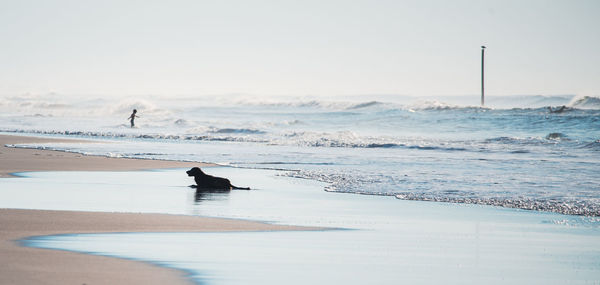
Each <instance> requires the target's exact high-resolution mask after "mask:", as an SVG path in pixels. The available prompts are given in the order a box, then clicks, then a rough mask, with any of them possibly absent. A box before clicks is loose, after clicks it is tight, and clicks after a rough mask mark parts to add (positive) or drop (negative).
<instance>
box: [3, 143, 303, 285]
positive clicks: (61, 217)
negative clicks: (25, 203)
mask: <svg viewBox="0 0 600 285" xmlns="http://www.w3.org/2000/svg"><path fill="white" fill-rule="evenodd" d="M50 141H51V142H59V141H61V140H56V139H48V138H34V137H23V136H10V135H0V144H1V145H2V147H1V148H0V161H1V162H2V163H1V164H0V177H10V176H11V175H10V173H14V172H22V171H72V170H79V171H81V170H86V171H109V170H110V171H115V170H117V171H126V170H139V169H158V168H177V167H189V166H191V165H194V166H198V165H201V164H199V163H186V162H175V161H158V160H142V159H120V158H105V157H96V156H84V155H80V154H74V153H65V152H57V151H46V150H34V149H17V148H10V147H5V145H7V144H18V143H42V142H50ZM65 141H67V140H65ZM68 141H69V142H73V141H72V140H68ZM81 142H82V143H84V142H86V141H81ZM295 229H309V228H302V227H291V226H282V225H272V224H265V223H258V222H250V221H241V220H231V219H217V218H205V217H193V216H181V215H163V214H131V213H99V212H75V211H41V210H18V209H0V256H1V257H0V284H189V283H191V282H190V281H189V280H188V279H186V278H185V274H184V272H181V271H178V270H173V269H168V268H164V267H158V266H154V265H150V264H147V263H142V262H136V261H129V260H122V259H117V258H109V257H102V256H92V255H86V254H80V253H74V252H66V251H55V250H44V249H35V248H26V247H22V246H20V245H19V240H21V239H23V238H26V237H30V236H40V235H55V234H69V233H109V232H219V231H272V230H295Z"/></svg>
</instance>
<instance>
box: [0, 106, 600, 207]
mask: <svg viewBox="0 0 600 285" xmlns="http://www.w3.org/2000/svg"><path fill="white" fill-rule="evenodd" d="M390 99H394V100H390ZM438 99H439V98H438ZM61 100H63V101H64V102H63V103H64V104H58V105H57V104H56V103H57V102H60V101H61ZM219 100H221V101H219ZM219 100H217V99H214V98H213V99H212V100H208V99H207V98H185V99H183V98H160V97H156V98H152V99H148V100H134V101H121V102H113V101H110V100H108V99H96V100H81V99H79V100H77V99H68V100H67V99H60V98H45V97H41V98H37V97H36V98H29V97H14V98H6V99H5V101H4V104H0V109H2V110H4V111H6V112H3V114H2V116H0V125H1V126H2V127H1V128H0V131H6V132H10V133H23V134H47V135H51V136H70V137H77V138H94V139H101V140H106V141H108V142H109V143H106V144H71V145H68V144H52V145H30V146H28V147H32V146H33V147H45V148H51V149H59V150H66V151H74V152H81V153H89V154H98V155H107V156H116V157H137V158H152V159H176V160H188V161H204V162H215V163H220V164H224V165H234V166H240V167H249V168H267V169H287V170H294V172H290V173H289V174H288V175H291V176H294V177H300V178H307V179H313V180H318V181H322V182H326V183H327V185H326V186H325V187H324V188H326V190H328V191H334V192H344V193H355V194H371V195H389V196H394V197H397V198H400V199H407V200H427V201H430V200H432V201H446V202H457V203H469V204H490V205H498V206H504V207H512V208H521V209H533V210H541V211H552V212H558V213H564V214H575V215H588V216H600V174H599V173H600V172H598V171H597V169H600V99H599V98H596V97H582V98H573V96H549V97H548V96H520V97H497V98H490V100H489V102H490V107H489V108H487V107H486V108H481V107H474V106H472V105H470V104H468V103H466V102H468V101H466V97H463V98H443V99H442V100H449V102H451V103H447V102H442V101H439V100H438V101H435V100H418V99H415V98H404V97H399V98H391V97H384V98H375V99H370V100H367V98H353V100H350V99H348V100H345V101H341V100H338V101H326V100H321V99H302V98H296V99H289V100H283V99H278V100H254V99H253V98H243V97H241V98H240V97H234V98H228V99H219ZM386 100H387V101H386ZM557 105H566V106H568V108H567V109H566V110H565V111H564V112H559V113H557V112H553V111H551V110H550V109H549V107H550V108H551V109H552V110H554V111H556V110H557ZM132 108H138V110H139V113H140V116H141V118H139V120H138V124H139V126H138V128H134V129H131V128H129V127H128V124H127V122H126V121H125V118H126V117H127V116H128V115H129V112H130V109H132ZM122 114H124V117H123V115H122ZM121 117H123V118H121Z"/></svg>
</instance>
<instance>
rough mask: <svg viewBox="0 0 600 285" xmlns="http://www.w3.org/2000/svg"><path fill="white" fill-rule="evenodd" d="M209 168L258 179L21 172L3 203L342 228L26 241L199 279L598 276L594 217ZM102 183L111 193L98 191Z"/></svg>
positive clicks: (523, 280) (178, 173)
mask: <svg viewBox="0 0 600 285" xmlns="http://www.w3.org/2000/svg"><path fill="white" fill-rule="evenodd" d="M206 172H208V173H210V174H214V175H218V176H225V177H229V178H231V180H232V181H233V182H234V183H238V184H243V185H244V186H250V187H252V188H254V189H255V190H251V191H232V192H231V193H208V194H205V195H197V194H196V193H195V190H194V189H191V188H188V187H185V185H186V184H187V183H186V179H189V180H191V179H190V178H188V177H186V176H185V173H184V172H183V170H182V169H175V170H165V171H140V172H127V173H119V172H81V173H69V172H49V173H25V174H24V175H27V176H28V178H26V179H25V178H24V179H20V178H17V179H2V181H1V182H2V184H3V187H2V188H3V189H2V190H1V191H0V207H16V208H43V209H54V208H56V209H59V208H60V209H70V210H81V209H88V208H89V207H92V205H94V207H95V208H93V210H97V211H126V212H164V213H175V214H193V215H205V216H216V217H227V218H242V219H254V220H262V221H270V222H275V223H285V224H295V225H312V226H325V227H331V228H344V229H345V230H328V231H315V232H251V233H148V234H140V233H136V234H126V233H124V234H84V235H59V236H51V237H35V238H31V239H28V240H27V241H26V244H27V245H29V246H35V247H44V248H54V249H62V250H71V251H79V252H86V253H93V254H100V255H109V256H117V257H122V258H129V259H137V260H144V261H149V262H153V263H157V264H160V265H162V266H168V267H175V268H179V269H183V270H186V272H188V273H189V274H190V277H192V278H193V279H194V280H195V281H197V282H198V283H199V284H240V283H247V284H248V283H249V284H257V283H259V282H260V283H261V284H281V283H283V282H285V283H286V284H305V283H307V282H312V283H318V284H322V283H326V282H327V283H329V282H345V283H348V284H364V283H373V284H389V283H398V282H407V283H421V284H424V283H426V284H431V283H450V284H465V283H467V284H475V283H477V284H480V283H490V284H499V283H502V284H506V283H514V284H531V283H549V284H562V283H569V284H593V283H594V282H598V281H600V280H599V276H600V232H599V230H600V228H599V227H598V225H599V222H598V221H597V220H595V219H594V218H586V217H577V216H565V215H560V214H554V213H542V212H535V211H522V210H512V209H504V208H496V207H488V206H478V205H460V204H447V203H423V202H416V201H402V200H396V199H394V198H392V197H381V196H360V195H352V194H343V193H328V192H323V191H322V190H321V189H322V187H323V185H322V183H318V182H313V181H310V180H302V179H295V178H290V177H285V176H279V175H280V174H281V173H280V172H277V171H268V170H252V169H234V168H227V167H215V168H206ZM39 185H45V187H44V188H45V189H43V190H42V189H39ZM9 189H11V190H10V191H9ZM105 191H109V193H110V195H104V197H100V196H97V197H96V195H99V194H100V193H106V192H105ZM16 193H19V194H20V196H18V195H16ZM65 197H68V199H65ZM61 199H62V202H61ZM65 200H66V201H65ZM10 205H12V206H10Z"/></svg>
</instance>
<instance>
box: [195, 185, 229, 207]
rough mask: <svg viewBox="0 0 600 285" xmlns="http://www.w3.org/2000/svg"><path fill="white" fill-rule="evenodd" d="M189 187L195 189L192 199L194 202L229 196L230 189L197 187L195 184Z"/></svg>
mask: <svg viewBox="0 0 600 285" xmlns="http://www.w3.org/2000/svg"><path fill="white" fill-rule="evenodd" d="M190 188H194V189H196V193H195V194H194V200H195V201H196V203H199V202H202V201H212V200H222V199H224V198H226V197H228V196H229V193H230V192H231V191H229V190H224V189H210V188H198V187H196V185H190Z"/></svg>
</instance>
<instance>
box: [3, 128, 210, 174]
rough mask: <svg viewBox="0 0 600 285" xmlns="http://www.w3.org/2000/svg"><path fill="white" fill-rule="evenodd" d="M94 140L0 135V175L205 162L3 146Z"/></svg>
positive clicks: (152, 167) (195, 164) (183, 166)
mask: <svg viewBox="0 0 600 285" xmlns="http://www.w3.org/2000/svg"><path fill="white" fill-rule="evenodd" d="M49 142H51V143H94V141H91V140H72V139H53V138H38V137H27V136H12V135H0V146H1V147H0V161H1V162H2V163H0V177H14V176H13V175H11V173H15V172H24V171H128V170H142V169H159V168H185V167H193V166H199V167H202V166H208V165H209V164H206V163H198V162H181V161H167V160H150V159H130V158H110V157H104V156H93V155H82V154H78V153H69V152H63V151H52V150H38V149H27V148H14V147H6V145H13V144H32V143H49Z"/></svg>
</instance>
